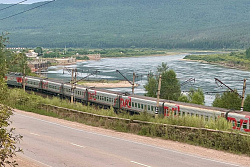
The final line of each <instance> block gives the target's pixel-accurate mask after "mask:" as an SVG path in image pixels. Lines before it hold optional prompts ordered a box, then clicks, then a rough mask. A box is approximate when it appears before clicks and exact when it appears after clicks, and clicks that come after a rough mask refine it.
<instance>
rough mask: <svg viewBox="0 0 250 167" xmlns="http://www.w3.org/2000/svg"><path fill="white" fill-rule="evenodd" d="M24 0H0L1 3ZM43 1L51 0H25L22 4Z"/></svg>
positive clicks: (13, 2)
mask: <svg viewBox="0 0 250 167" xmlns="http://www.w3.org/2000/svg"><path fill="white" fill-rule="evenodd" d="M22 1H24V0H0V4H1V3H2V4H15V3H19V2H22ZM41 1H49V0H27V1H25V2H23V3H22V4H32V3H35V2H41Z"/></svg>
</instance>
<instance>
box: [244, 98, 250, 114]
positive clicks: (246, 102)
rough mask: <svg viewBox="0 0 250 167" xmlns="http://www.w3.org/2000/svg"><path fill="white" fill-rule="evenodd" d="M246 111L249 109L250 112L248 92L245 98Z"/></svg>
mask: <svg viewBox="0 0 250 167" xmlns="http://www.w3.org/2000/svg"><path fill="white" fill-rule="evenodd" d="M244 111H249V112H250V94H248V95H247V97H246V99H245V102H244Z"/></svg>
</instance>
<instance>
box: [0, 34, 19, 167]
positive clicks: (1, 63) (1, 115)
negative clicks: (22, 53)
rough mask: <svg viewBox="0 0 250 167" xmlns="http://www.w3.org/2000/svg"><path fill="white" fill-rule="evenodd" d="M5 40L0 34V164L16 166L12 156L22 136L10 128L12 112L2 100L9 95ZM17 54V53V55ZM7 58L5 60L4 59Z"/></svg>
mask: <svg viewBox="0 0 250 167" xmlns="http://www.w3.org/2000/svg"><path fill="white" fill-rule="evenodd" d="M6 41H7V38H6V37H5V36H0V166H6V165H9V166H16V165H17V163H16V161H14V160H13V159H12V158H13V157H14V156H15V155H16V153H17V152H20V151H21V149H20V148H17V147H16V144H17V143H18V142H19V141H20V139H21V138H22V136H21V135H18V134H15V132H14V130H15V129H14V128H10V127H9V125H10V124H11V122H10V116H11V115H12V114H13V112H12V111H13V110H12V108H10V107H9V106H7V105H6V104H5V103H4V102H3V101H4V100H6V98H8V97H9V95H8V93H7V92H8V88H7V85H6V83H5V80H4V77H5V73H6V72H7V68H8V67H10V65H9V64H8V60H9V59H7V56H6V54H10V53H9V52H6V50H4V44H3V43H4V42H6ZM18 56H19V55H18ZM6 60H7V61H6ZM10 60H11V59H10Z"/></svg>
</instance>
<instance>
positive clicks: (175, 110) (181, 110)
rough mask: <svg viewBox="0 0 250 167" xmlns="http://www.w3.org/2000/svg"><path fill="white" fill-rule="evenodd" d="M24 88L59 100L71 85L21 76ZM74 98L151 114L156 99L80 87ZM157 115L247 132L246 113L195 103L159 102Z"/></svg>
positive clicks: (15, 81)
mask: <svg viewBox="0 0 250 167" xmlns="http://www.w3.org/2000/svg"><path fill="white" fill-rule="evenodd" d="M5 79H6V80H7V84H8V85H9V86H14V87H22V85H23V84H22V83H23V77H22V76H21V75H18V74H8V75H6V78H5ZM25 86H26V87H27V88H28V89H32V90H37V91H42V92H44V93H48V94H53V95H59V96H60V97H65V98H70V97H71V94H72V92H71V84H68V83H60V82H58V81H54V80H48V79H42V78H34V77H25ZM73 95H74V98H75V99H76V100H77V101H79V102H82V103H85V104H87V103H90V104H93V105H99V106H102V107H104V108H109V107H113V108H114V109H115V111H117V110H120V109H122V110H125V111H128V112H130V113H142V112H147V113H150V114H155V112H156V108H157V107H156V106H157V99H156V98H151V97H145V96H139V95H129V96H128V95H126V94H122V93H118V92H114V91H108V90H103V89H94V88H88V87H84V86H79V85H77V86H75V88H74V91H73ZM157 109H158V112H159V114H162V115H164V116H169V115H176V116H177V115H178V116H184V115H194V116H198V117H203V118H204V119H207V120H208V119H215V118H218V117H225V118H226V119H227V120H229V121H231V122H232V124H233V129H237V130H241V131H245V132H250V113H249V112H239V111H238V112H235V111H234V112H233V111H230V110H226V109H222V108H215V107H209V106H202V105H196V104H189V103H182V102H176V101H171V100H164V99H160V100H159V108H157Z"/></svg>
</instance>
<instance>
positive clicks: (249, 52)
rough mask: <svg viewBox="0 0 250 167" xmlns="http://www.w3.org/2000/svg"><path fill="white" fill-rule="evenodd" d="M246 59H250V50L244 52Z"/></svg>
mask: <svg viewBox="0 0 250 167" xmlns="http://www.w3.org/2000/svg"><path fill="white" fill-rule="evenodd" d="M246 58H248V59H250V48H248V49H247V50H246Z"/></svg>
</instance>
